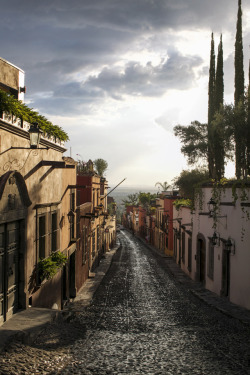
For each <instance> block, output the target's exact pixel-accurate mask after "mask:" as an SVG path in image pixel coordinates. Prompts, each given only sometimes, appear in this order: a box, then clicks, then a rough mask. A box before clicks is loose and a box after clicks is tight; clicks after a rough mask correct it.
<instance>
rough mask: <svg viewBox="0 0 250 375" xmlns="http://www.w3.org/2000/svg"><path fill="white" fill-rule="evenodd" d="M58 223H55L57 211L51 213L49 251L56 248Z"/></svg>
mask: <svg viewBox="0 0 250 375" xmlns="http://www.w3.org/2000/svg"><path fill="white" fill-rule="evenodd" d="M58 232H59V228H58V224H57V212H54V213H52V215H51V252H54V251H56V250H58V239H57V236H58Z"/></svg>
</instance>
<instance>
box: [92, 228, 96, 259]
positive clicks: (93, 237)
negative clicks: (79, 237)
mask: <svg viewBox="0 0 250 375" xmlns="http://www.w3.org/2000/svg"><path fill="white" fill-rule="evenodd" d="M92 255H93V256H94V255H95V232H93V234H92Z"/></svg>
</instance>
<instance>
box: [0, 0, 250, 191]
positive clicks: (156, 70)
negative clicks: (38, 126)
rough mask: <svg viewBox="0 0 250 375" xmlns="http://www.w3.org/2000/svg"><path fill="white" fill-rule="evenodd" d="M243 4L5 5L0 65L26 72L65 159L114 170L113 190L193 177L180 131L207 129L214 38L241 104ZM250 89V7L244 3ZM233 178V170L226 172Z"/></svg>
mask: <svg viewBox="0 0 250 375" xmlns="http://www.w3.org/2000/svg"><path fill="white" fill-rule="evenodd" d="M237 9H238V1H237V0H220V1H218V0H216V1H215V0H209V1H207V0H126V1H124V0H70V1H69V0H43V1H40V2H38V1H34V0H23V1H20V0H8V1H7V0H3V1H2V3H1V23H0V35H1V54H0V56H1V57H2V58H4V59H6V60H8V61H9V62H11V63H13V64H14V65H16V66H18V67H19V68H21V69H23V70H24V71H25V85H26V87H27V93H26V96H25V102H26V103H27V104H28V105H29V106H30V107H32V108H34V109H36V110H38V111H39V113H40V114H42V115H44V116H45V117H47V118H48V119H49V120H50V121H52V122H53V123H54V124H56V125H59V126H61V127H62V128H63V129H64V130H65V131H66V132H67V133H68V135H69V138H70V141H69V142H67V143H66V148H67V152H66V153H65V156H69V155H71V156H72V157H73V158H74V159H75V160H78V159H81V160H83V161H88V160H89V159H92V160H95V159H97V158H102V159H105V160H106V161H107V162H108V170H107V172H106V177H107V180H108V181H109V184H110V185H116V184H118V183H119V182H120V181H121V180H122V179H123V178H126V181H125V182H124V183H123V185H125V186H126V185H127V186H136V185H140V186H154V185H155V183H156V182H164V181H167V182H168V183H171V182H172V179H174V178H175V177H177V176H178V175H179V174H180V173H181V171H182V170H183V169H190V168H191V167H190V166H189V165H187V163H186V159H185V158H184V156H183V155H182V154H181V151H180V148H181V144H180V142H179V140H178V138H176V137H175V136H174V132H173V127H174V126H175V125H178V124H180V125H189V124H190V122H191V121H194V120H198V121H200V122H202V123H203V122H204V123H205V122H207V106H208V104H207V102H208V75H209V59H210V45H211V32H214V38H215V50H216V52H217V48H218V43H219V38H220V34H221V33H222V35H223V50H224V84H225V102H226V103H232V102H233V93H234V43H235V32H236V21H237ZM242 11H243V42H244V59H245V61H244V66H245V83H246V84H248V61H249V58H250V53H249V51H250V50H249V44H250V2H249V0H242ZM226 170H227V175H228V177H230V176H233V174H234V168H233V166H232V165H229V166H228V167H227V169H226Z"/></svg>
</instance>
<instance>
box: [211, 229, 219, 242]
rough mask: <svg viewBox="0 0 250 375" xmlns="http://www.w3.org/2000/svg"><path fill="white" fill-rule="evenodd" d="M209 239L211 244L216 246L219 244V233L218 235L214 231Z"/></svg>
mask: <svg viewBox="0 0 250 375" xmlns="http://www.w3.org/2000/svg"><path fill="white" fill-rule="evenodd" d="M211 241H212V245H213V246H216V245H218V246H220V235H219V233H217V232H215V231H214V234H213V236H212V237H211Z"/></svg>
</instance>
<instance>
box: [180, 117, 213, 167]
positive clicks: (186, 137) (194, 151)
mask: <svg viewBox="0 0 250 375" xmlns="http://www.w3.org/2000/svg"><path fill="white" fill-rule="evenodd" d="M174 134H175V136H177V137H179V139H180V141H181V143H182V145H183V146H182V147H181V152H182V153H183V154H184V155H185V156H186V157H187V161H188V164H190V165H194V164H196V163H198V162H200V161H203V163H206V164H207V162H208V127H207V124H201V123H200V122H199V121H193V122H192V123H191V125H189V126H183V125H177V126H175V127H174Z"/></svg>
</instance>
